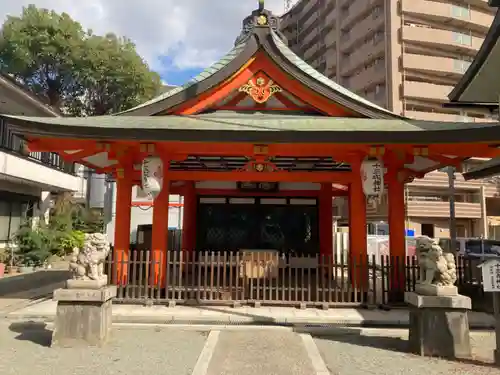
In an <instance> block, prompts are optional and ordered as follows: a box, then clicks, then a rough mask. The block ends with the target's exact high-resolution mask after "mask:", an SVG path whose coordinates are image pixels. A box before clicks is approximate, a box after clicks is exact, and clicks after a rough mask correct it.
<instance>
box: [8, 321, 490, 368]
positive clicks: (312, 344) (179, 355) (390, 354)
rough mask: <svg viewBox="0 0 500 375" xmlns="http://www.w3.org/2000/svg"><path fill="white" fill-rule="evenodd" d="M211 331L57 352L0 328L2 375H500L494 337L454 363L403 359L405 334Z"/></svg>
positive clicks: (179, 331)
mask: <svg viewBox="0 0 500 375" xmlns="http://www.w3.org/2000/svg"><path fill="white" fill-rule="evenodd" d="M212 328H214V329H211V328H210V327H202V326H199V327H193V326H191V327H175V328H173V327H166V326H157V327H154V326H140V327H138V326H135V327H133V326H123V325H121V326H117V327H115V331H114V336H113V340H112V342H111V343H109V345H108V346H106V347H104V348H102V349H97V348H93V349H88V348H78V349H56V348H49V347H48V345H49V343H50V338H51V331H50V329H48V328H47V327H44V326H43V325H40V324H33V323H32V324H29V325H27V324H26V323H12V322H11V321H7V320H1V321H0V353H2V354H1V361H0V374H2V375H32V374H44V375H59V374H68V375H88V374H89V373H90V374H92V375H117V374H124V375H128V374H130V375H142V374H144V375H146V374H147V375H149V374H175V375H184V374H186V375H191V374H192V375H256V374H268V375H366V374H372V375H385V374H390V375H393V374H398V375H406V374H416V375H422V374H425V375H456V374H464V375H474V374H481V375H500V369H496V368H493V367H492V366H491V365H489V364H488V362H491V361H492V353H493V347H494V336H493V334H492V333H480V332H475V333H473V343H474V353H475V356H476V360H475V361H474V362H473V363H472V362H471V363H458V362H451V361H445V360H439V359H425V358H421V357H417V356H414V355H411V354H407V353H405V352H404V351H405V348H406V342H405V334H406V330H380V329H379V330H376V329H353V328H351V329H346V328H344V329H341V328H338V329H335V330H334V331H330V332H329V335H327V336H325V335H324V333H325V332H324V331H319V330H318V331H317V332H316V333H311V334H310V333H300V332H293V331H292V330H291V329H288V328H279V327H278V328H261V327H255V328H248V327H229V328H227V329H224V328H223V327H212Z"/></svg>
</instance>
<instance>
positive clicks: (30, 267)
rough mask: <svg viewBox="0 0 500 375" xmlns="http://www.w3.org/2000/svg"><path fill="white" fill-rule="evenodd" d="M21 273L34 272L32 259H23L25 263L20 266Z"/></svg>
mask: <svg viewBox="0 0 500 375" xmlns="http://www.w3.org/2000/svg"><path fill="white" fill-rule="evenodd" d="M19 272H20V273H30V272H33V264H32V263H31V261H30V260H25V261H23V264H21V266H20V267H19Z"/></svg>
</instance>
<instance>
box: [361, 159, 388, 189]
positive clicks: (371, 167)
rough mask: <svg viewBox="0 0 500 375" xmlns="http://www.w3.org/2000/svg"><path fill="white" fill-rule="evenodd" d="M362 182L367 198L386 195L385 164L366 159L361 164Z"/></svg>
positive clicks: (380, 161) (376, 160) (377, 160)
mask: <svg viewBox="0 0 500 375" xmlns="http://www.w3.org/2000/svg"><path fill="white" fill-rule="evenodd" d="M361 181H362V183H363V192H364V193H365V196H366V197H367V198H369V197H381V196H382V194H384V162H383V161H382V160H379V159H374V158H370V159H368V158H367V159H365V160H363V162H362V163H361Z"/></svg>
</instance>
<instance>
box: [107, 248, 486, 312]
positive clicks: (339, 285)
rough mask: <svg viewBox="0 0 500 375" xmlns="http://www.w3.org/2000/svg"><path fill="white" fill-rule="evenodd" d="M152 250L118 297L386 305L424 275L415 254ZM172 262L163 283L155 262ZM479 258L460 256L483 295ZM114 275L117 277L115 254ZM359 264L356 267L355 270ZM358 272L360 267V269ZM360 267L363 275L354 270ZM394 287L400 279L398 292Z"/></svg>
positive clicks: (464, 281)
mask: <svg viewBox="0 0 500 375" xmlns="http://www.w3.org/2000/svg"><path fill="white" fill-rule="evenodd" d="M151 254H152V253H151V252H149V251H145V250H141V251H132V253H131V254H130V258H129V259H128V260H127V261H122V263H121V268H125V269H127V270H128V275H127V280H126V282H124V283H118V284H120V285H118V296H117V299H116V302H122V303H144V304H150V303H153V304H171V303H179V304H268V305H289V306H300V307H305V306H322V307H324V308H327V307H335V306H337V307H341V306H344V307H346V306H360V305H365V306H370V305H371V306H380V305H398V304H403V303H404V300H403V298H404V292H405V291H413V290H414V288H415V283H416V282H417V280H418V278H419V267H418V264H417V260H416V258H415V257H406V259H404V262H403V259H399V258H394V257H389V256H381V257H378V258H377V257H376V256H367V257H363V258H360V259H355V260H353V261H352V267H349V262H348V259H347V258H346V257H345V256H344V255H342V254H340V256H338V257H326V256H319V255H317V256H309V257H307V256H302V257H296V256H289V255H285V254H283V255H278V254H271V253H265V254H264V253H263V254H259V253H241V252H230V251H226V252H208V251H202V252H196V253H188V252H178V251H169V252H168V253H167V254H166V258H167V259H166V260H165V262H161V260H160V259H152V256H151ZM161 263H163V264H164V266H165V265H166V269H165V272H164V278H163V282H162V280H161V278H159V279H158V282H157V283H155V282H153V281H152V269H153V267H154V266H155V265H159V264H161ZM475 263H476V262H475V261H473V260H469V259H465V258H463V257H457V276H458V280H457V286H458V287H459V290H460V292H461V293H463V294H466V295H470V296H472V297H475V298H478V296H481V295H482V294H481V283H480V276H479V269H477V268H476V264H475ZM106 269H107V273H108V275H109V276H110V279H111V280H112V281H113V282H114V283H116V280H117V277H116V275H117V273H116V272H117V271H116V270H117V267H115V266H114V263H113V259H112V257H110V258H109V259H108V262H107V266H106ZM350 269H351V271H350ZM352 270H354V271H352ZM350 272H353V273H354V274H355V275H357V277H353V275H351V274H350ZM391 285H398V286H399V287H398V289H397V290H391V289H390V287H391Z"/></svg>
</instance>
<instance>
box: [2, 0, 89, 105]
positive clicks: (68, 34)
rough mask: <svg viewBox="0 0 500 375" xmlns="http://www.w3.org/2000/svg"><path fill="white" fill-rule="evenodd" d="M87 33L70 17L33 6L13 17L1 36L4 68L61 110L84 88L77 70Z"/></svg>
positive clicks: (8, 19) (3, 69) (9, 19)
mask: <svg viewBox="0 0 500 375" xmlns="http://www.w3.org/2000/svg"><path fill="white" fill-rule="evenodd" d="M85 38H86V32H85V31H84V30H83V28H82V26H81V25H80V24H79V23H78V22H75V21H73V20H72V19H71V17H70V16H69V15H68V14H66V13H62V14H57V13H56V12H54V11H49V10H47V9H38V8H36V7H35V6H34V5H30V6H28V7H27V8H24V9H23V12H22V15H21V16H20V17H15V16H9V17H7V20H6V21H5V23H4V24H3V27H2V30H1V34H0V68H1V70H2V71H3V72H6V73H9V74H12V75H13V76H14V77H15V78H16V79H18V80H19V81H21V83H23V84H24V85H26V86H27V87H28V88H29V89H31V90H32V91H33V92H34V93H35V94H37V95H38V96H40V97H44V98H45V99H46V100H47V102H48V103H49V104H50V105H52V106H54V107H60V106H61V104H62V103H63V101H64V99H65V97H66V96H67V95H68V93H71V94H72V95H78V93H79V92H81V86H80V84H79V82H78V80H77V75H75V74H74V71H73V69H74V67H75V65H76V63H77V62H78V61H80V60H81V58H82V56H83V53H84V40H85Z"/></svg>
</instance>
